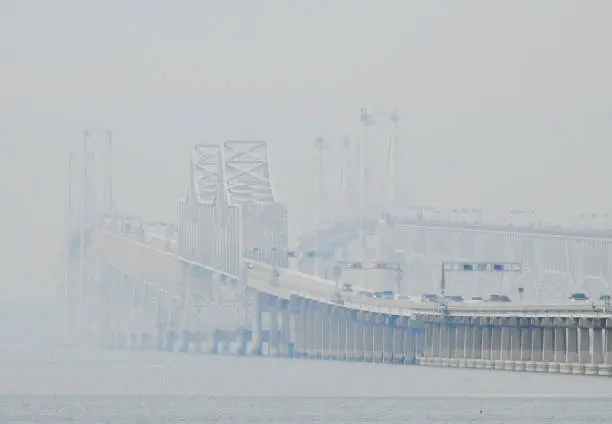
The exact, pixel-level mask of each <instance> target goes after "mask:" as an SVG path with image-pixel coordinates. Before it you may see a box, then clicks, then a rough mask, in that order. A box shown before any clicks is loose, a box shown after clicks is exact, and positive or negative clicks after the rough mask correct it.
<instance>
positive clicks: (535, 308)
mask: <svg viewBox="0 0 612 424" xmlns="http://www.w3.org/2000/svg"><path fill="white" fill-rule="evenodd" d="M111 234H112V233H111ZM112 235H113V236H114V237H118V238H124V239H125V240H127V241H130V242H132V243H136V244H139V245H142V246H146V247H148V248H150V249H153V250H157V251H159V252H160V253H162V254H165V255H173V256H175V257H176V258H177V260H179V261H182V262H184V263H188V264H190V265H192V266H196V267H200V268H202V269H207V270H209V271H211V272H213V273H217V274H219V275H223V276H224V277H226V278H229V279H237V278H238V277H236V276H234V275H230V274H227V273H224V272H221V271H218V270H215V269H213V268H210V267H208V266H205V265H202V264H200V263H197V262H194V261H192V260H189V259H186V258H182V257H180V256H178V255H176V254H173V253H170V252H167V251H164V250H161V249H159V248H157V247H156V246H151V245H148V244H145V243H143V242H142V241H137V240H133V239H131V238H127V237H122V235H120V234H112ZM244 261H245V263H248V264H251V266H252V267H253V268H255V269H260V270H263V271H264V274H263V275H266V274H270V275H271V273H272V272H273V270H274V267H272V266H271V265H268V264H265V263H261V262H257V261H253V260H249V259H245V260H244ZM280 273H281V276H280V284H279V285H273V284H271V282H272V278H270V279H267V278H261V276H262V275H260V276H258V277H260V278H257V279H255V280H253V279H251V280H250V281H249V278H248V273H247V274H246V275H245V276H246V277H247V284H248V285H249V286H251V287H253V288H256V289H258V290H262V291H266V292H269V293H270V294H274V295H279V296H282V297H288V296H290V295H291V294H298V295H299V296H301V297H304V298H308V299H312V300H315V301H318V302H321V303H329V304H336V305H337V304H338V302H337V300H335V293H336V283H335V282H333V281H330V280H326V279H323V278H320V277H315V276H311V275H305V274H302V273H299V272H297V271H294V270H290V269H281V270H280ZM287 277H289V278H287ZM289 280H293V283H289V284H287V283H288V281H289ZM354 296H359V295H358V294H356V293H353V294H348V295H347V293H343V294H342V301H343V306H344V307H347V308H350V309H359V310H364V311H368V312H376V313H384V314H390V315H404V316H411V315H414V314H424V313H426V314H431V315H441V314H444V315H448V316H462V317H467V316H473V317H488V318H496V317H514V318H612V312H611V311H610V310H608V308H605V307H604V306H603V305H595V304H569V305H568V304H543V305H521V304H518V305H517V304H514V303H513V304H486V303H485V304H478V305H477V306H475V305H473V304H452V305H439V304H437V303H433V304H432V303H423V302H410V301H406V300H404V299H380V298H365V297H363V298H361V297H359V298H358V299H355V297H354Z"/></svg>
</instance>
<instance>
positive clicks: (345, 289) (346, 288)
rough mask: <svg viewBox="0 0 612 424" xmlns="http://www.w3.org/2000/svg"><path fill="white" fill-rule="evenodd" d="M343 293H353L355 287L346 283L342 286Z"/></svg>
mask: <svg viewBox="0 0 612 424" xmlns="http://www.w3.org/2000/svg"><path fill="white" fill-rule="evenodd" d="M342 291H343V292H352V291H353V286H352V285H351V284H349V283H344V284H342Z"/></svg>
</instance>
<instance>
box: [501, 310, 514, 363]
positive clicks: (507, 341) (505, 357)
mask: <svg viewBox="0 0 612 424" xmlns="http://www.w3.org/2000/svg"><path fill="white" fill-rule="evenodd" d="M511 324H512V320H509V319H506V320H504V324H503V327H502V328H501V347H500V350H501V352H500V354H501V355H500V356H501V358H500V359H501V360H502V361H509V360H510V359H511V351H512V344H511V343H512V341H511V337H510V331H511V327H510V325H511Z"/></svg>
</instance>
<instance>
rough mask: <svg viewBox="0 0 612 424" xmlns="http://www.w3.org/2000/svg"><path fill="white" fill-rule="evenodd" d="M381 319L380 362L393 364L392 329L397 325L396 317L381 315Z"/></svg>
mask: <svg viewBox="0 0 612 424" xmlns="http://www.w3.org/2000/svg"><path fill="white" fill-rule="evenodd" d="M382 319H383V321H382V339H383V341H382V348H383V350H382V362H383V363H385V364H391V363H393V352H394V350H393V342H394V329H395V328H394V327H396V325H397V317H393V316H387V317H385V316H384V315H383V316H382Z"/></svg>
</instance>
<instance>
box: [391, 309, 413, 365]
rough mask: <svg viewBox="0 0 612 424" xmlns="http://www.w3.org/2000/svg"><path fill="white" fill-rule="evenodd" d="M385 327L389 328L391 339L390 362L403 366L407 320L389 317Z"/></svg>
mask: <svg viewBox="0 0 612 424" xmlns="http://www.w3.org/2000/svg"><path fill="white" fill-rule="evenodd" d="M387 322H388V323H387V326H388V328H389V332H390V333H391V334H390V338H391V346H390V351H391V358H390V359H391V360H390V362H391V363H393V364H403V363H404V358H405V352H406V340H405V338H406V337H405V336H406V332H407V331H406V327H407V324H408V322H407V320H405V319H404V318H403V317H397V316H394V317H389V318H388V320H387Z"/></svg>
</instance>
